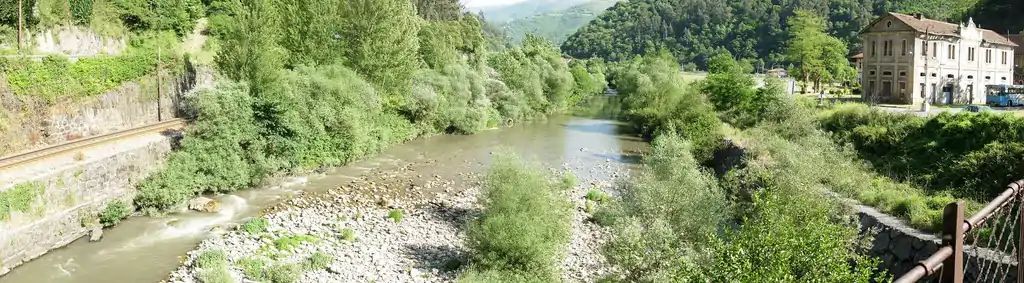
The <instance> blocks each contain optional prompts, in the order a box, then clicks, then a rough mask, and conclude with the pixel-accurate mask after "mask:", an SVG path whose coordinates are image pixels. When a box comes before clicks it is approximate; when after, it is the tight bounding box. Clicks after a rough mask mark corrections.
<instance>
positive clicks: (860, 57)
mask: <svg viewBox="0 0 1024 283" xmlns="http://www.w3.org/2000/svg"><path fill="white" fill-rule="evenodd" d="M850 59H864V53H863V52H862V53H857V55H853V56H851V57H850Z"/></svg>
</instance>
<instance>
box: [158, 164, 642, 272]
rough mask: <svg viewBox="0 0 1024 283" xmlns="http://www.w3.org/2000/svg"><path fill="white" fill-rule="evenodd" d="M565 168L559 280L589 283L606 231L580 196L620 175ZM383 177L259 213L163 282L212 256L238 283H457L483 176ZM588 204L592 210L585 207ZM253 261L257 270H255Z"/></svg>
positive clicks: (593, 167) (614, 167) (600, 265)
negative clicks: (566, 220) (568, 217)
mask: <svg viewBox="0 0 1024 283" xmlns="http://www.w3.org/2000/svg"><path fill="white" fill-rule="evenodd" d="M563 166H564V168H563V169H562V170H565V169H570V170H572V171H573V172H575V173H576V174H577V176H579V181H578V182H577V185H576V186H575V188H574V189H573V190H572V191H571V192H568V194H567V196H566V197H568V198H571V199H572V201H573V204H574V210H575V211H574V213H573V223H572V229H573V238H572V241H571V242H570V243H569V244H568V246H567V247H566V250H565V260H564V262H563V264H562V266H561V268H562V270H563V279H564V280H565V281H567V282H595V281H597V280H598V279H599V278H601V277H602V276H605V275H607V274H609V273H610V272H611V271H612V269H610V268H609V267H608V264H607V263H606V262H605V260H604V258H603V256H601V254H600V246H601V245H602V244H603V243H604V241H606V240H607V239H608V237H609V229H608V228H605V227H601V226H598V225H597V224H595V223H593V222H592V221H590V220H589V218H590V214H589V212H588V211H587V210H588V205H587V200H586V198H585V196H586V195H587V194H588V192H590V191H591V190H595V189H596V190H601V191H605V192H609V191H610V190H611V188H612V179H614V178H616V177H621V176H625V174H624V173H625V170H626V169H625V166H623V164H620V163H617V162H614V161H613V160H606V159H603V158H600V159H597V160H595V159H594V158H590V159H576V160H573V161H571V162H568V163H567V164H565V165H563ZM552 170H553V171H558V170H557V169H552ZM400 171H410V169H409V167H405V168H403V169H402V170H400ZM405 173H411V174H412V175H416V174H415V173H414V172H405ZM388 175H390V177H391V178H389V176H381V175H380V174H378V175H377V176H374V175H373V174H370V176H368V177H363V178H360V179H358V180H354V181H352V182H351V183H350V184H346V185H344V186H339V187H337V188H335V189H332V190H330V191H328V192H324V193H317V194H306V195H300V196H298V197H295V198H292V199H290V200H288V201H285V202H283V203H281V204H279V205H277V206H275V207H272V208H270V209H267V210H266V211H264V212H263V213H262V215H261V217H260V218H262V219H266V220H267V221H266V222H265V225H256V224H259V223H256V224H252V223H253V222H252V221H250V222H249V223H250V224H245V225H237V227H229V229H227V230H228V231H224V232H223V233H222V234H221V235H219V236H217V237H213V238H210V239H207V240H205V241H203V242H202V243H201V244H200V245H199V246H198V247H197V248H196V249H194V250H193V251H191V252H189V253H188V255H187V256H186V258H185V259H184V260H183V263H182V265H181V266H180V267H179V268H178V269H177V270H176V271H174V272H172V274H171V275H170V278H169V279H168V280H167V281H168V282H183V283H191V282H204V281H202V280H201V279H200V277H203V275H202V273H203V272H204V271H203V268H201V267H200V265H202V264H200V263H198V261H200V260H199V258H200V257H201V255H202V254H203V253H206V252H208V251H223V252H224V254H226V258H227V263H228V264H227V269H228V273H230V275H231V279H233V280H232V281H234V282H257V281H260V280H259V279H258V278H253V277H256V276H264V278H263V279H266V277H272V276H276V275H274V274H266V273H268V272H270V271H262V272H261V271H259V270H253V269H257V268H259V267H267V266H284V265H292V266H296V267H297V268H291V269H289V268H262V269H265V270H278V271H275V272H290V273H292V274H290V275H289V276H290V277H292V278H294V282H452V281H455V279H456V278H457V277H458V276H459V274H461V272H462V271H463V270H465V268H466V267H467V265H468V264H467V263H468V262H469V258H470V257H471V253H472V251H470V250H468V249H467V248H466V245H465V241H466V237H465V233H464V231H465V229H464V228H465V225H467V223H469V222H470V221H471V220H472V219H474V217H477V216H478V215H480V211H481V206H480V204H479V203H478V202H477V196H478V194H479V193H480V191H481V185H482V178H481V177H480V176H479V175H478V174H462V173H460V174H458V175H459V178H454V179H453V180H442V179H441V178H440V177H439V176H433V178H430V177H428V178H427V181H426V182H425V183H424V185H423V186H422V187H421V186H410V185H408V184H407V183H402V182H389V181H388V179H401V178H399V177H396V176H395V175H394V174H393V173H388ZM419 177H422V176H419ZM594 205H596V203H591V204H590V205H589V206H591V207H590V209H591V210H592V209H593V207H592V206H594ZM255 222H262V220H260V221H255ZM264 226H265V228H264ZM314 254H316V255H317V256H319V257H321V258H323V255H327V256H328V257H329V258H330V260H329V261H328V262H327V263H326V264H305V263H306V262H310V261H311V258H312V257H314ZM256 261H258V262H261V263H263V265H260V266H258V267H251V266H252V264H251V263H252V262H256ZM321 262H323V261H322V260H321ZM280 270H284V271H280ZM281 276H284V275H281ZM289 276H286V277H289ZM285 281H287V280H285ZM274 282H278V281H274Z"/></svg>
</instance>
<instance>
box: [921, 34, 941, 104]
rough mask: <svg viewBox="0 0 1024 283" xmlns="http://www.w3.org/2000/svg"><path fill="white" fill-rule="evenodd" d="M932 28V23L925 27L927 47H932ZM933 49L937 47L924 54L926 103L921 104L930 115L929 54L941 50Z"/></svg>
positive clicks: (925, 43) (924, 96) (924, 95)
mask: <svg viewBox="0 0 1024 283" xmlns="http://www.w3.org/2000/svg"><path fill="white" fill-rule="evenodd" d="M931 28H932V25H928V27H927V28H925V29H924V46H925V48H931V46H928V45H929V43H931V32H930V31H931ZM932 49H936V50H931V51H932V52H929V53H928V54H924V90H925V93H924V94H922V95H921V98H924V103H922V104H921V112H924V114H925V115H928V110H929V109H928V108H929V107H928V106H929V105H928V98H929V97H930V96H931V94H930V93H929V91H928V87H929V86H931V84H929V83H928V77H929V76H931V74H930V73H931V71H930V70H928V61H930V60H929V56H931V55H933V54H937V53H936V52H939V51H938V50H937V49H938V48H932ZM931 92H935V88H932V91H931Z"/></svg>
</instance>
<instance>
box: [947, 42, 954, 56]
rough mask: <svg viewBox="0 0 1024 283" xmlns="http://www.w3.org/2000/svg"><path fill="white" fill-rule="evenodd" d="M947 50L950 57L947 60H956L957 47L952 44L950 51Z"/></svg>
mask: <svg viewBox="0 0 1024 283" xmlns="http://www.w3.org/2000/svg"><path fill="white" fill-rule="evenodd" d="M947 50H949V56H947V58H949V59H956V45H952V44H950V45H949V49H947Z"/></svg>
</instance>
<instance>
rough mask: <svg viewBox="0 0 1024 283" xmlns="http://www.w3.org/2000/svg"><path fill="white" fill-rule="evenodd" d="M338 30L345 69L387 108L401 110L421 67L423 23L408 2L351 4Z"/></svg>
mask: <svg viewBox="0 0 1024 283" xmlns="http://www.w3.org/2000/svg"><path fill="white" fill-rule="evenodd" d="M338 13H339V15H338V16H339V17H341V18H342V19H343V20H342V21H341V22H340V24H339V25H338V26H337V27H335V28H336V30H337V31H338V34H339V35H340V38H341V39H340V41H341V42H342V44H341V46H343V47H342V51H341V52H342V54H343V55H344V58H345V59H344V61H345V65H346V66H348V67H350V68H352V69H353V70H355V71H356V72H357V73H359V74H360V75H362V76H363V77H365V78H366V80H367V81H369V82H371V83H373V84H374V86H376V87H377V88H378V90H380V91H381V93H382V97H383V98H384V105H387V106H389V107H390V106H397V105H399V104H400V103H401V101H402V97H403V96H404V95H405V93H407V92H408V91H409V88H408V86H409V80H410V78H412V75H413V74H414V73H415V70H416V69H417V67H418V65H419V61H420V60H419V58H418V56H417V55H418V51H419V41H418V40H417V37H416V35H417V33H418V32H419V29H420V23H419V20H418V18H417V17H416V15H415V14H416V11H415V8H414V7H413V5H412V3H411V2H410V1H407V0H350V1H346V4H345V5H341V8H340V9H339V11H338Z"/></svg>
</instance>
